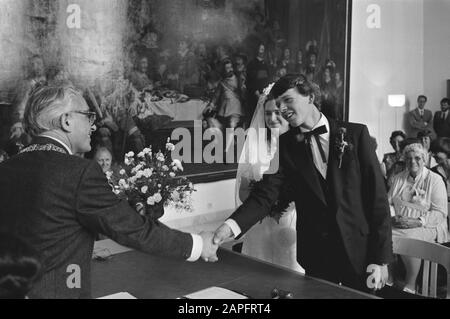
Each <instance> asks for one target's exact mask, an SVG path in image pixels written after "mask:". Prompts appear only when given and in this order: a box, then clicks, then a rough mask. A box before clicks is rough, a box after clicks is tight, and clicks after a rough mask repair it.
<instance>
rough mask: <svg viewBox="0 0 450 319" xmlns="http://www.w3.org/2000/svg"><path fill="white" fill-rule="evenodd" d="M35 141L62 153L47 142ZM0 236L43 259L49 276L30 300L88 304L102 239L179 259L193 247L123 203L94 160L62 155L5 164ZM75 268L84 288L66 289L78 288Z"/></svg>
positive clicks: (0, 179) (0, 173) (0, 169)
mask: <svg viewBox="0 0 450 319" xmlns="http://www.w3.org/2000/svg"><path fill="white" fill-rule="evenodd" d="M33 143H36V144H40V145H48V144H51V145H56V146H58V147H60V148H62V149H64V148H63V147H62V146H61V145H59V144H58V143H57V142H55V141H53V140H51V139H47V138H39V139H36V140H35V141H34V142H33ZM0 230H1V231H6V232H10V233H13V234H16V235H17V236H19V237H21V238H23V239H24V240H25V241H27V242H28V243H29V244H30V245H32V246H33V247H34V248H35V249H36V250H37V251H38V252H40V253H41V257H42V261H43V264H44V274H43V276H42V278H41V279H40V280H39V282H37V283H36V284H35V285H34V287H33V289H32V291H31V293H30V294H29V296H30V297H31V298H89V297H90V281H91V278H90V276H91V274H90V263H91V257H92V250H93V244H94V239H95V236H96V234H97V233H102V234H104V235H106V236H108V237H110V238H111V239H113V240H115V241H117V242H118V243H120V244H122V245H125V246H128V247H132V248H135V249H139V250H142V251H145V252H148V253H154V254H162V255H167V256H172V257H178V258H180V259H187V258H189V256H190V254H191V250H192V245H193V241H192V236H191V235H190V234H186V233H182V232H179V231H176V230H172V229H170V228H168V227H166V226H164V225H163V224H161V223H159V222H155V221H150V220H148V219H145V218H143V217H141V216H139V215H138V214H137V213H136V212H135V211H134V210H133V209H132V208H131V207H130V206H129V205H128V203H127V202H126V201H122V200H119V199H118V198H117V196H116V195H114V194H113V193H112V191H111V187H110V186H109V185H108V183H107V180H106V177H105V175H104V174H103V172H102V170H101V168H100V166H99V165H98V164H97V163H96V162H94V161H90V160H86V159H83V158H80V157H77V156H71V155H69V154H67V153H60V152H56V151H33V152H26V153H22V154H19V155H17V156H15V157H13V158H11V159H10V160H8V161H6V162H4V163H2V164H0ZM70 265H78V266H79V267H80V270H81V287H80V288H72V289H71V288H69V287H68V286H67V284H66V282H67V281H69V282H72V283H75V282H76V281H75V280H74V279H73V277H71V278H69V276H70V275H71V274H74V271H73V268H70V267H69V266H70ZM68 267H69V268H68ZM71 269H72V270H71ZM68 271H69V272H68ZM130 271H132V270H130ZM111 280H114V278H111Z"/></svg>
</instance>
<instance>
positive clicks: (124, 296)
mask: <svg viewBox="0 0 450 319" xmlns="http://www.w3.org/2000/svg"><path fill="white" fill-rule="evenodd" d="M97 299H137V298H136V297H135V296H133V295H130V294H129V293H128V292H119V293H117V294H113V295H109V296H104V297H100V298H97Z"/></svg>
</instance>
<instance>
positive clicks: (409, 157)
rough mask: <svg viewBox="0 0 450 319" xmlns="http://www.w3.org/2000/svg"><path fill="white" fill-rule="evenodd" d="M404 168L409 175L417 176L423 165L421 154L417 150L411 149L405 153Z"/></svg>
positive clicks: (423, 160)
mask: <svg viewBox="0 0 450 319" xmlns="http://www.w3.org/2000/svg"><path fill="white" fill-rule="evenodd" d="M405 162H406V168H407V170H408V171H409V173H410V174H411V176H414V177H415V176H417V174H419V173H420V172H421V171H422V169H423V168H424V166H425V159H424V157H423V154H422V153H421V152H419V151H411V152H408V153H406V154H405Z"/></svg>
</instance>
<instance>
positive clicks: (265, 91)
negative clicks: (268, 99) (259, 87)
mask: <svg viewBox="0 0 450 319" xmlns="http://www.w3.org/2000/svg"><path fill="white" fill-rule="evenodd" d="M274 85H275V82H274V83H270V84H269V85H268V86H267V87H266V88H265V89H264V91H263V94H264V95H269V93H270V91H272V88H273V86H274Z"/></svg>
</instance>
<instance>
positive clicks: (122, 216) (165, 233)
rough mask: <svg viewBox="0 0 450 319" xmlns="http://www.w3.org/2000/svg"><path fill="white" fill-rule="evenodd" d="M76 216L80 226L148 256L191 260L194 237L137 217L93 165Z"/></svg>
mask: <svg viewBox="0 0 450 319" xmlns="http://www.w3.org/2000/svg"><path fill="white" fill-rule="evenodd" d="M75 206H76V212H77V218H78V220H79V222H80V223H81V224H82V225H83V226H84V227H86V228H88V229H90V230H91V231H93V232H99V233H102V234H104V235H106V236H108V237H109V238H111V239H112V240H114V241H116V242H118V243H119V244H122V245H124V246H127V247H131V248H134V249H137V250H141V251H144V252H147V253H152V254H159V255H165V256H170V257H179V258H183V259H185V260H186V259H188V258H189V257H191V253H192V247H193V237H192V236H191V235H190V234H188V233H183V232H180V231H177V230H173V229H170V228H169V227H167V226H165V225H164V224H161V223H160V222H158V221H152V220H150V219H148V218H144V217H142V216H140V215H139V214H137V213H136V212H135V211H134V209H132V208H131V206H130V205H129V204H128V202H127V201H126V200H120V199H119V198H118V197H117V196H116V195H115V194H114V193H113V192H112V190H111V187H110V186H109V185H108V183H107V180H106V177H105V175H104V174H103V172H102V170H101V168H100V166H99V165H98V164H97V163H95V162H92V163H91V164H89V165H88V167H87V168H86V169H85V171H84V173H83V175H82V177H81V180H80V183H79V185H78V187H77V195H76V203H75Z"/></svg>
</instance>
